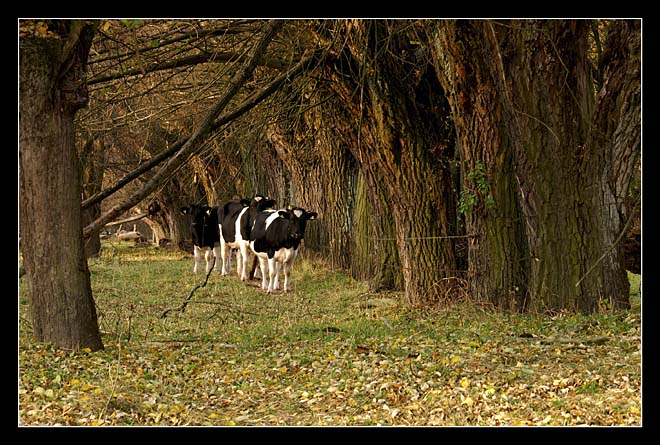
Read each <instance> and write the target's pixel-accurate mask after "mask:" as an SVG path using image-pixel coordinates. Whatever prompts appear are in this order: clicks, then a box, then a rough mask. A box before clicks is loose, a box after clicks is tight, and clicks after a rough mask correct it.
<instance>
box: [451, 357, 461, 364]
mask: <svg viewBox="0 0 660 445" xmlns="http://www.w3.org/2000/svg"><path fill="white" fill-rule="evenodd" d="M460 361H461V356H460V355H454V356H452V358H451V360H449V363H451V364H452V365H453V364H454V363H458V362H460Z"/></svg>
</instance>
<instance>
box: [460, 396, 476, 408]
mask: <svg viewBox="0 0 660 445" xmlns="http://www.w3.org/2000/svg"><path fill="white" fill-rule="evenodd" d="M461 404H462V405H467V406H472V405H474V400H472V397H470V396H468V397H466V398H464V399H463V401H462V402H461Z"/></svg>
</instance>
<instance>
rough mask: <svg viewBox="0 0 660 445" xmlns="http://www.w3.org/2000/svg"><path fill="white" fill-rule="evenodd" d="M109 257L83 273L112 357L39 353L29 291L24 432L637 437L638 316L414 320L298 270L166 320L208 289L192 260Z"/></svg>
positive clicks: (199, 302) (337, 274)
mask: <svg viewBox="0 0 660 445" xmlns="http://www.w3.org/2000/svg"><path fill="white" fill-rule="evenodd" d="M113 248H114V249H118V250H119V253H117V252H116V251H115V252H113V254H112V255H110V254H106V255H102V257H101V258H100V259H98V260H96V261H92V262H90V270H91V271H92V286H93V290H94V296H95V300H96V303H97V306H98V311H99V321H100V325H101V329H102V332H103V333H104V335H103V338H104V343H105V346H106V348H105V350H103V351H100V352H95V353H91V352H89V351H85V350H83V351H79V352H67V351H63V350H58V349H56V348H54V347H52V346H49V345H44V344H38V343H35V342H34V341H32V340H31V337H30V332H29V323H27V322H26V321H25V320H26V319H27V317H28V315H27V314H29V310H28V303H27V298H26V297H25V296H24V289H22V290H21V292H22V293H21V304H20V314H21V322H20V333H19V340H20V343H19V388H18V393H19V407H18V422H19V425H23V426H27V425H90V426H99V425H119V426H126V425H140V426H142V425H159V426H180V425H218V426H221V425H258V426H263V425H268V426H270V425H283V426H284V425H286V426H294V425H348V426H358V425H475V426H476V425H487V426H494V425H507V426H511V425H538V426H550V425H641V423H642V415H641V378H642V374H641V354H640V350H641V349H640V346H641V329H640V326H641V322H640V315H639V307H637V308H636V309H633V310H631V311H629V312H618V313H607V312H604V313H600V314H596V315H593V316H584V315H563V316H555V317H548V316H540V315H531V314H527V315H519V314H518V315H514V314H506V313H498V312H494V311H487V310H483V309H479V308H477V307H475V306H471V305H468V304H467V303H459V304H456V305H454V306H451V307H446V308H436V309H426V310H413V309H409V308H405V307H404V306H403V305H401V304H399V303H398V298H399V296H398V295H397V294H396V293H389V294H387V295H375V294H370V293H369V292H368V290H367V289H366V285H365V284H364V283H360V282H358V281H354V280H352V279H351V278H350V277H348V276H346V275H345V274H344V273H342V272H341V271H333V270H330V269H329V268H327V267H324V266H323V264H322V263H320V262H318V261H312V260H310V259H304V258H303V259H302V260H301V261H300V262H299V263H297V264H296V268H295V269H294V272H293V274H292V278H293V286H294V290H293V291H292V292H290V293H287V294H285V293H281V292H280V293H275V294H272V295H269V294H265V293H264V292H262V291H261V290H260V289H259V288H258V284H257V282H256V281H255V282H252V283H249V284H247V285H246V284H245V283H242V282H240V280H238V278H237V277H235V276H229V277H221V276H219V275H215V274H212V275H211V277H210V278H209V282H208V283H207V285H206V286H204V287H203V288H200V289H198V290H197V292H196V294H195V295H194V296H193V298H192V299H191V301H190V305H189V306H188V307H187V309H186V311H185V312H184V313H178V314H173V315H170V316H168V317H166V318H161V317H160V315H161V314H162V313H163V312H164V311H165V310H167V309H168V308H174V307H177V306H179V305H180V304H181V303H182V301H183V300H184V299H185V298H186V296H187V295H188V293H189V289H192V288H193V287H194V286H195V285H197V284H199V282H200V280H203V277H201V275H200V276H194V275H193V274H192V272H191V270H190V269H191V259H190V257H187V256H185V255H181V254H180V253H178V254H173V253H170V254H166V253H160V251H158V250H155V249H154V250H148V251H146V252H138V251H137V249H129V248H125V247H123V246H122V245H119V246H117V245H115V246H109V247H108V246H106V249H105V251H106V252H107V251H111V252H112V249H113ZM138 277H139V279H137V278H138ZM383 299H386V300H387V301H386V302H385V304H372V303H373V302H374V301H377V300H383ZM369 300H371V303H369V304H366V302H367V301H369ZM594 339H596V341H594Z"/></svg>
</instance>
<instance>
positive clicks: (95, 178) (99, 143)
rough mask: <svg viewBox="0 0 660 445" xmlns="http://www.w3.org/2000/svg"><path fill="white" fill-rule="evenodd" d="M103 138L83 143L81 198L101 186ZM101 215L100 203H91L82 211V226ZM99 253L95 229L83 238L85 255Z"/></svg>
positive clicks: (98, 189) (99, 245)
mask: <svg viewBox="0 0 660 445" xmlns="http://www.w3.org/2000/svg"><path fill="white" fill-rule="evenodd" d="M103 156H104V147H103V140H102V139H99V138H96V137H94V136H91V135H90V136H89V139H88V140H87V142H85V144H84V145H83V148H82V150H81V152H80V167H81V171H82V196H83V200H84V199H87V198H89V197H90V196H94V194H96V193H99V192H100V191H101V190H102V188H103V171H104V169H105V166H104V161H103ZM100 215H101V203H96V204H92V205H91V206H89V207H87V208H86V209H84V210H83V211H82V219H83V223H82V224H83V227H84V226H85V225H86V224H89V223H90V222H92V221H94V220H95V219H96V218H98V217H99V216H100ZM100 253H101V237H100V231H96V232H95V233H93V234H92V235H90V237H89V238H88V239H87V240H85V256H87V258H90V257H97V256H99V254H100Z"/></svg>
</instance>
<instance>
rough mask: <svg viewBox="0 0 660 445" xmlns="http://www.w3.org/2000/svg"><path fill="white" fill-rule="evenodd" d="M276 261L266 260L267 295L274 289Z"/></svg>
mask: <svg viewBox="0 0 660 445" xmlns="http://www.w3.org/2000/svg"><path fill="white" fill-rule="evenodd" d="M277 272H279V271H278V270H277V261H275V258H268V277H269V280H268V293H271V292H272V291H274V290H275V289H276V287H275V281H276V280H277Z"/></svg>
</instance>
